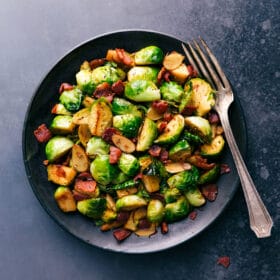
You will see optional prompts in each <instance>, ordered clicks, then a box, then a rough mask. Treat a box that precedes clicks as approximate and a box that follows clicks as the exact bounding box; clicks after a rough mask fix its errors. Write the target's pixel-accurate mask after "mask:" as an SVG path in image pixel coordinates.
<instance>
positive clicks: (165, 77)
mask: <svg viewBox="0 0 280 280" xmlns="http://www.w3.org/2000/svg"><path fill="white" fill-rule="evenodd" d="M170 76H171V74H170V72H169V71H167V72H165V73H164V74H163V79H164V80H165V81H166V82H170Z"/></svg>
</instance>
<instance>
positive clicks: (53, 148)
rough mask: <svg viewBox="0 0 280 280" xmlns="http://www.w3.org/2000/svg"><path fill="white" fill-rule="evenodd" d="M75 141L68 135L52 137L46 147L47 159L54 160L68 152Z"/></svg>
mask: <svg viewBox="0 0 280 280" xmlns="http://www.w3.org/2000/svg"><path fill="white" fill-rule="evenodd" d="M73 145H74V143H73V141H72V140H70V139H69V138H67V137H63V136H54V137H52V138H51V139H50V140H49V141H48V143H47V145H46V147H45V153H46V157H47V160H48V161H49V162H54V161H56V160H58V159H59V158H61V157H62V156H64V155H65V154H66V153H67V152H69V151H70V150H71V148H72V147H73Z"/></svg>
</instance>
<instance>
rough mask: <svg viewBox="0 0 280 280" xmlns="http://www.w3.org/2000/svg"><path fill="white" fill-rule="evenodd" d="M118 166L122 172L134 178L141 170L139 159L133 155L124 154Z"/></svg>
mask: <svg viewBox="0 0 280 280" xmlns="http://www.w3.org/2000/svg"><path fill="white" fill-rule="evenodd" d="M118 166H119V168H120V170H121V171H122V172H123V173H125V174H126V175H128V176H134V175H136V173H137V172H138V170H139V168H140V164H139V162H138V160H137V158H136V157H135V156H133V155H131V154H126V153H122V155H121V156H120V158H119V161H118Z"/></svg>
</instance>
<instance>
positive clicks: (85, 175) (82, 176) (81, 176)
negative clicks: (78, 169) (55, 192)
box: [77, 172, 93, 181]
mask: <svg viewBox="0 0 280 280" xmlns="http://www.w3.org/2000/svg"><path fill="white" fill-rule="evenodd" d="M77 179H79V180H82V181H91V180H93V178H92V176H91V174H90V173H89V172H82V173H80V174H79V175H78V176H77Z"/></svg>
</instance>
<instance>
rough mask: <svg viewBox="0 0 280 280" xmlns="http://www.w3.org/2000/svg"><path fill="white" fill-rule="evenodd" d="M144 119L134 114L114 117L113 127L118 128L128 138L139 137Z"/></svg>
mask: <svg viewBox="0 0 280 280" xmlns="http://www.w3.org/2000/svg"><path fill="white" fill-rule="evenodd" d="M141 122H142V118H141V117H139V116H135V115H133V114H125V115H117V116H114V117H113V127H115V128H117V129H118V130H120V131H121V132H122V134H123V135H124V136H126V137H129V138H132V137H135V136H137V133H138V129H139V127H140V125H141Z"/></svg>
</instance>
